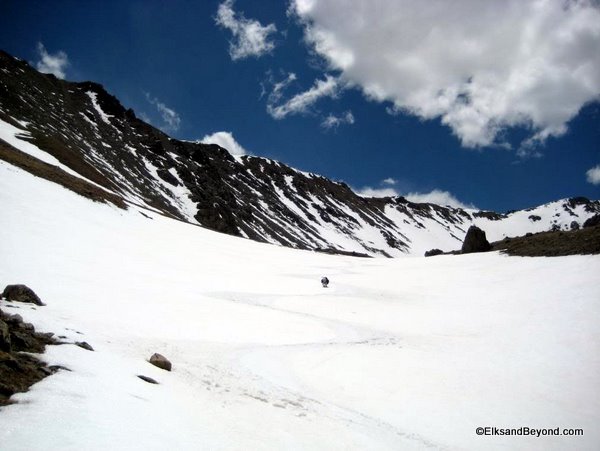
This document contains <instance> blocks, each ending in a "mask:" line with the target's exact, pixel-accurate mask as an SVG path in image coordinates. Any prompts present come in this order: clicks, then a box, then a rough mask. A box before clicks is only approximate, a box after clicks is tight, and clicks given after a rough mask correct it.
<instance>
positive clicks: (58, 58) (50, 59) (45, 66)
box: [35, 42, 69, 79]
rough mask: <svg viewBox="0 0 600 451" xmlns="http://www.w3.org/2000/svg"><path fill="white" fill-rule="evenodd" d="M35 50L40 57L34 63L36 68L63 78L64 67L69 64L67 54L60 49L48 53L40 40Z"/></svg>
mask: <svg viewBox="0 0 600 451" xmlns="http://www.w3.org/2000/svg"><path fill="white" fill-rule="evenodd" d="M37 51H38V55H39V57H40V59H39V61H38V62H37V63H36V64H35V67H36V69H37V70H38V71H40V72H42V73H44V74H53V75H54V76H55V77H57V78H60V79H64V78H65V75H66V73H65V69H66V68H67V66H68V65H69V57H68V56H67V54H66V53H65V52H63V51H62V50H59V51H58V52H56V53H55V54H50V53H48V52H47V51H46V47H44V44H42V43H41V42H38V44H37Z"/></svg>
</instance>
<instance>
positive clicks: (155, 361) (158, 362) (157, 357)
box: [149, 353, 171, 371]
mask: <svg viewBox="0 0 600 451" xmlns="http://www.w3.org/2000/svg"><path fill="white" fill-rule="evenodd" d="M149 362H150V363H151V364H152V365H154V366H157V367H158V368H161V369H163V370H167V371H171V362H169V359H167V358H166V357H165V356H164V355H162V354H158V353H154V354H152V357H150V360H149Z"/></svg>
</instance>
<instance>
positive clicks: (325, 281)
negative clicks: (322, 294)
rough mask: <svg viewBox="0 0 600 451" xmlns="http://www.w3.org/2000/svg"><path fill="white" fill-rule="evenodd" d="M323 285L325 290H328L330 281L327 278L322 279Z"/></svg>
mask: <svg viewBox="0 0 600 451" xmlns="http://www.w3.org/2000/svg"><path fill="white" fill-rule="evenodd" d="M321 285H323V288H327V285H329V279H328V278H327V277H326V276H323V277H321Z"/></svg>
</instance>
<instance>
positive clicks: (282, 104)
mask: <svg viewBox="0 0 600 451" xmlns="http://www.w3.org/2000/svg"><path fill="white" fill-rule="evenodd" d="M294 80H296V76H295V74H289V75H288V77H287V78H286V79H284V80H283V81H281V82H279V83H275V84H274V86H273V91H272V92H271V94H270V95H269V98H268V100H267V112H268V113H269V114H270V115H271V116H272V117H273V118H275V119H283V118H284V117H286V116H288V115H290V114H302V113H307V112H308V111H310V108H311V107H312V106H313V105H314V104H315V103H317V101H318V100H319V99H321V98H323V97H332V98H335V97H337V96H338V94H339V92H340V91H341V90H342V89H344V87H343V86H342V85H341V83H340V80H339V79H338V78H337V77H333V76H331V75H325V79H324V80H316V81H315V83H314V84H313V86H312V87H311V88H310V89H308V90H306V91H304V92H301V93H299V94H296V95H294V96H293V97H291V98H290V99H288V100H287V101H282V98H283V90H284V89H285V88H286V87H287V86H288V85H289V84H290V83H291V82H292V81H294ZM353 119H354V118H353Z"/></svg>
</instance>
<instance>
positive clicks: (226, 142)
mask: <svg viewBox="0 0 600 451" xmlns="http://www.w3.org/2000/svg"><path fill="white" fill-rule="evenodd" d="M200 142H201V143H204V144H218V145H219V146H221V147H222V148H223V149H226V150H227V151H228V152H229V153H230V154H231V155H236V156H241V155H246V154H247V153H248V152H246V149H244V148H243V147H242V146H241V144H240V143H238V142H237V141H236V140H235V138H234V137H233V134H232V133H231V132H216V133H213V134H212V135H206V136H205V137H204V138H202V139H201V140H200Z"/></svg>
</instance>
